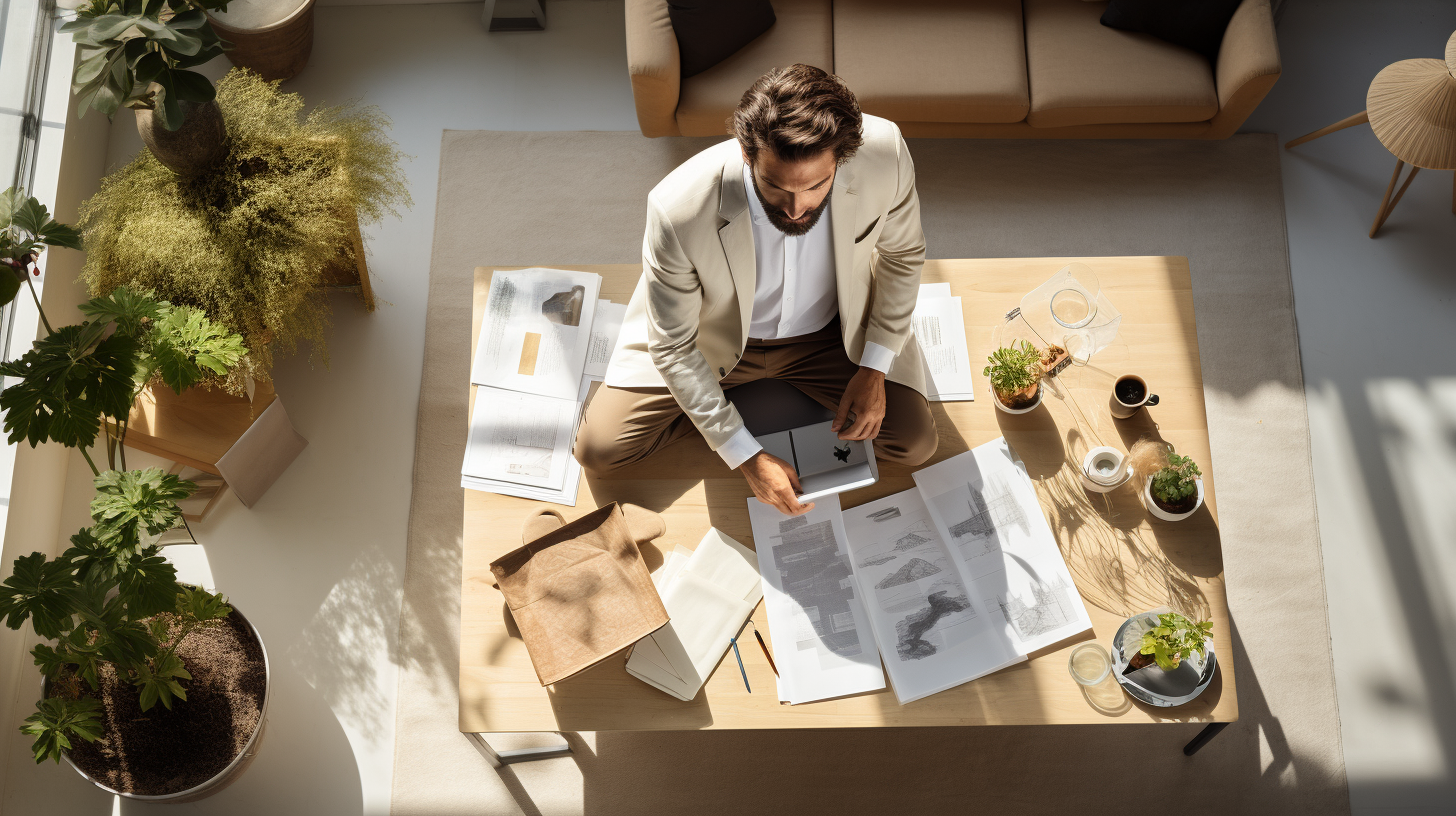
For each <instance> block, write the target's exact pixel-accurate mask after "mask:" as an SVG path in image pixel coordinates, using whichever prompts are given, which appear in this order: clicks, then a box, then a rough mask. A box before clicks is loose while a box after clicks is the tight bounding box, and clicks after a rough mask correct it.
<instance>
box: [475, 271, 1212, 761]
mask: <svg viewBox="0 0 1456 816" xmlns="http://www.w3.org/2000/svg"><path fill="white" fill-rule="evenodd" d="M1074 260H1077V261H1082V262H1083V263H1086V264H1087V265H1088V266H1090V267H1091V268H1092V269H1093V270H1094V271H1095V272H1096V273H1097V275H1098V277H1099V278H1100V280H1101V284H1102V289H1103V291H1104V292H1106V293H1107V295H1108V297H1109V298H1110V299H1111V301H1112V303H1113V304H1115V305H1116V306H1117V308H1118V309H1120V310H1121V311H1122V313H1123V316H1124V317H1123V322H1122V326H1121V330H1120V333H1119V335H1118V337H1117V339H1116V341H1114V343H1113V345H1112V346H1110V347H1109V348H1106V349H1104V350H1103V351H1101V352H1099V353H1098V354H1097V356H1096V357H1094V358H1093V360H1092V362H1091V364H1090V365H1087V366H1085V367H1082V368H1072V369H1068V370H1067V371H1065V372H1063V374H1062V375H1061V376H1060V377H1059V386H1058V388H1057V389H1055V390H1054V391H1053V392H1052V393H1049V394H1048V397H1047V399H1045V400H1044V405H1045V408H1044V409H1042V410H1037V411H1033V412H1031V413H1029V414H1024V415H1016V416H1013V415H1010V414H1006V413H1004V412H1000V411H997V410H996V409H995V408H994V406H993V405H992V404H991V401H990V396H989V393H987V392H986V390H985V389H986V385H985V379H984V378H983V377H981V376H980V371H979V369H980V367H981V361H983V360H984V359H985V357H986V355H987V354H988V353H989V352H990V351H991V348H992V345H991V344H992V340H991V337H992V330H993V329H994V328H995V327H996V326H997V325H999V324H1000V323H1001V322H1002V317H1003V315H1004V314H1005V313H1006V312H1007V311H1008V310H1009V309H1011V308H1012V307H1015V306H1016V305H1018V303H1019V302H1020V299H1021V297H1022V296H1023V295H1024V294H1025V293H1026V292H1029V291H1031V290H1032V289H1033V288H1035V287H1036V286H1038V285H1039V284H1041V283H1043V282H1045V281H1046V280H1047V279H1048V278H1050V277H1051V276H1052V274H1053V273H1055V272H1056V271H1057V270H1058V269H1060V268H1061V267H1062V266H1064V265H1065V264H1066V263H1068V262H1070V261H1074ZM498 268H500V269H507V268H519V267H498ZM564 268H568V269H579V270H583V271H590V272H596V273H598V274H601V275H602V277H603V285H602V295H601V296H602V297H603V298H608V299H611V300H614V301H617V302H622V303H625V302H626V301H627V300H628V299H629V298H630V296H631V293H632V289H633V287H634V286H635V285H636V282H637V279H638V277H639V276H640V274H641V267H640V266H638V265H613V266H568V267H564ZM491 272H492V268H481V269H477V270H476V277H475V325H474V332H473V334H472V338H473V337H474V336H475V335H478V333H479V330H480V320H481V313H482V310H483V307H484V304H485V300H486V295H487V293H488V291H489V281H490V276H491ZM922 280H923V281H924V282H926V283H930V282H936V281H948V282H950V284H951V286H952V289H953V291H954V293H955V294H957V295H959V296H961V298H962V304H963V306H964V312H965V323H966V332H967V335H968V339H969V344H970V353H971V360H972V362H973V366H974V368H976V384H977V388H978V392H977V395H976V400H975V401H974V402H954V403H933V404H932V407H933V410H934V413H935V417H936V422H937V424H938V425H939V428H940V448H939V450H938V451H937V452H936V455H935V457H934V459H933V460H932V461H939V460H941V459H945V458H948V457H951V456H954V455H956V454H958V453H961V452H963V451H966V450H968V449H970V448H972V447H974V446H976V445H980V444H982V443H984V442H987V441H990V440H992V439H995V438H996V437H998V436H1003V435H1004V436H1005V437H1006V439H1007V441H1008V442H1010V444H1011V446H1012V448H1013V449H1014V450H1016V451H1017V453H1019V454H1020V455H1021V457H1022V458H1023V460H1024V461H1025V462H1026V464H1027V467H1028V471H1029V473H1030V475H1031V476H1032V478H1033V480H1034V481H1035V482H1036V485H1037V494H1038V496H1039V497H1040V499H1041V502H1042V507H1043V510H1045V512H1046V516H1047V520H1048V521H1049V523H1050V525H1051V528H1052V531H1053V533H1054V534H1055V535H1056V537H1057V539H1058V541H1059V543H1060V546H1061V549H1062V553H1063V555H1064V557H1065V558H1066V561H1067V565H1068V567H1069V568H1070V570H1071V573H1072V575H1073V577H1074V579H1075V580H1076V583H1077V588H1078V589H1079V590H1080V591H1081V594H1082V598H1083V600H1084V601H1085V602H1086V606H1087V611H1088V613H1089V614H1090V615H1091V618H1092V624H1093V631H1092V632H1090V633H1087V634H1086V635H1084V636H1081V637H1077V638H1073V639H1071V640H1069V641H1066V642H1064V643H1062V644H1060V645H1059V646H1058V647H1054V648H1050V649H1047V650H1044V651H1042V652H1038V653H1036V654H1034V655H1033V656H1032V659H1031V660H1030V661H1028V662H1026V663H1022V664H1020V665H1018V666H1015V667H1012V668H1009V669H1005V670H1003V671H1000V672H997V673H995V674H992V675H990V676H987V677H983V678H981V679H979V680H976V681H974V682H971V683H967V684H965V685H962V686H959V687H956V688H954V689H951V690H949V691H944V692H941V693H939V694H935V695H932V696H930V697H927V698H924V699H922V700H918V701H916V702H913V703H910V704H909V705H900V704H899V703H897V702H896V700H895V696H894V694H893V693H892V692H891V691H890V690H889V689H888V688H886V689H885V690H884V691H881V692H877V693H872V694H862V695H857V696H853V697H847V698H841V699H837V700H830V701H825V702H818V703H808V704H804V705H797V706H787V705H781V704H780V703H779V701H778V697H777V695H776V694H775V692H774V687H775V686H774V675H773V672H772V670H771V669H770V668H769V666H768V663H767V661H766V660H765V659H764V656H763V653H762V651H761V650H759V649H758V648H756V647H755V646H753V645H752V644H750V645H748V646H746V647H745V648H743V649H742V650H741V651H742V656H743V663H744V665H745V667H746V668H747V672H748V677H749V680H750V681H751V683H752V686H753V689H754V692H753V693H751V694H750V693H748V692H747V691H745V690H744V685H743V680H742V678H740V677H739V674H738V672H737V671H735V670H734V669H736V668H737V667H736V666H735V665H733V663H734V661H733V660H731V659H729V660H727V661H726V665H727V668H726V669H725V668H723V666H724V665H725V664H720V665H719V669H720V670H719V671H716V672H715V673H714V674H713V676H712V677H711V678H709V680H708V683H707V685H706V686H705V687H704V689H703V691H702V692H701V693H700V694H699V695H698V697H697V698H696V699H695V700H693V701H692V702H688V703H684V702H681V701H679V700H676V699H674V698H672V697H669V696H668V695H666V694H663V693H662V692H660V691H658V690H656V689H654V688H652V687H650V686H648V685H647V684H645V683H643V682H641V681H639V680H637V679H635V678H633V677H631V676H629V675H628V674H627V673H626V672H625V671H624V669H623V663H624V660H625V656H624V655H625V653H624V654H618V655H614V656H613V657H611V658H609V659H607V660H605V661H603V662H602V663H600V664H598V665H597V666H594V667H593V668H591V669H589V670H587V671H586V672H583V673H582V674H580V675H578V676H576V677H573V678H571V679H569V680H567V681H565V682H562V683H559V684H557V685H555V686H552V687H549V688H542V687H541V686H540V684H539V683H538V682H537V679H536V675H535V672H534V671H533V670H532V668H531V661H530V658H529V656H528V655H527V653H526V649H525V646H524V645H523V644H522V642H521V640H520V638H519V635H518V634H517V632H516V631H515V629H514V627H513V626H512V623H511V620H510V615H509V614H508V612H507V610H506V606H505V603H504V600H503V598H502V596H501V594H500V591H499V590H497V589H495V588H494V586H493V585H492V577H491V573H490V569H489V564H490V562H491V561H492V560H494V559H495V558H497V557H499V556H501V555H503V554H505V553H506V552H508V551H510V550H512V549H514V548H516V547H518V546H520V544H521V539H520V529H521V523H522V521H523V520H524V519H525V518H526V516H527V514H528V513H530V512H531V511H533V510H534V509H535V508H537V507H538V506H540V505H541V503H539V502H533V501H528V500H524V499H516V498H511V497H507V496H498V495H494V494H490V493H480V492H476V491H470V490H466V491H463V493H464V512H465V520H464V521H465V523H464V552H463V564H462V567H463V569H462V587H461V610H460V615H461V626H460V730H461V731H463V732H466V733H467V734H472V735H479V734H481V733H483V732H502V731H515V732H519V731H558V732H560V731H595V730H659V729H705V728H859V727H881V726H948V725H962V726H964V725H1034V724H1068V723H1107V724H1132V723H1170V722H1181V723H1211V724H1212V725H1210V726H1209V727H1208V728H1205V729H1204V730H1203V731H1202V732H1201V733H1199V735H1198V737H1197V738H1196V739H1194V741H1193V742H1192V743H1190V744H1189V746H1188V748H1186V749H1185V751H1186V752H1188V753H1192V751H1195V750H1197V748H1198V747H1201V745H1202V744H1203V743H1204V742H1206V741H1207V740H1208V739H1210V738H1212V736H1213V735H1214V734H1216V733H1217V731H1218V730H1219V729H1220V728H1222V727H1223V725H1225V724H1227V723H1229V722H1232V721H1233V720H1236V719H1237V718H1238V701H1237V697H1236V695H1235V693H1234V673H1233V662H1234V661H1233V659H1232V657H1233V656H1232V655H1231V654H1230V650H1231V646H1230V641H1229V632H1230V627H1229V618H1228V605H1227V599H1226V596H1225V592H1224V579H1223V556H1222V551H1221V549H1220V544H1219V532H1218V524H1217V511H1216V508H1217V502H1216V499H1215V491H1214V478H1213V475H1212V473H1213V467H1212V465H1213V463H1212V461H1211V459H1210V456H1209V446H1208V425H1207V418H1206V416H1205V413H1204V404H1203V380H1202V375H1201V371H1200V367H1199V359H1198V339H1197V331H1196V327H1195V323H1194V317H1193V298H1192V291H1191V288H1190V283H1189V271H1188V261H1187V259H1186V258H1177V257H1119V258H1017V259H987V260H941V261H926V263H925V269H924V273H923V277H922ZM473 342H474V341H473V339H472V346H473ZM1133 372H1135V373H1137V374H1140V375H1142V376H1143V377H1144V378H1145V379H1146V380H1147V381H1148V383H1149V386H1150V388H1151V389H1152V391H1153V392H1154V393H1157V394H1158V395H1159V396H1160V398H1161V402H1160V403H1159V404H1158V405H1157V406H1156V407H1154V408H1149V409H1143V410H1142V411H1139V412H1138V414H1136V415H1135V416H1134V417H1133V418H1131V419H1127V420H1116V421H1114V420H1113V419H1112V418H1111V414H1110V412H1109V409H1108V400H1109V397H1110V394H1111V389H1112V383H1113V382H1114V380H1115V379H1116V378H1117V377H1118V376H1121V375H1122V374H1125V373H1133ZM472 399H473V397H472ZM464 432H465V429H464V428H461V433H462V434H463V433H464ZM1143 434H1158V435H1161V436H1162V438H1164V439H1166V440H1168V441H1169V442H1172V443H1173V444H1174V445H1175V446H1176V448H1177V449H1178V451H1179V452H1181V453H1184V454H1188V455H1191V456H1192V457H1193V458H1194V460H1196V461H1197V462H1198V464H1199V465H1200V467H1201V468H1202V470H1203V473H1204V483H1205V486H1206V491H1207V500H1206V509H1203V510H1200V511H1199V512H1198V513H1197V514H1195V515H1194V516H1193V517H1192V518H1190V519H1188V520H1185V521H1182V522H1178V523H1167V522H1162V521H1158V520H1156V519H1153V518H1151V517H1150V516H1149V515H1148V514H1147V513H1146V511H1145V510H1144V509H1143V507H1142V504H1141V501H1140V498H1139V495H1138V491H1137V490H1136V489H1135V488H1134V487H1132V486H1130V485H1125V486H1123V487H1121V488H1119V489H1118V490H1116V491H1114V492H1113V493H1110V494H1107V495H1106V496H1103V495H1098V494H1090V493H1087V492H1086V491H1084V490H1083V489H1082V487H1081V486H1080V482H1079V480H1078V476H1077V473H1078V470H1079V469H1080V466H1081V461H1082V457H1083V456H1084V455H1085V454H1086V452H1087V451H1088V450H1089V449H1090V448H1092V447H1096V446H1098V445H1110V446H1112V447H1116V448H1119V449H1121V450H1126V449H1127V447H1128V446H1130V445H1131V444H1132V443H1133V442H1134V441H1136V440H1137V439H1138V438H1139V437H1140V436H1141V435H1143ZM913 486H914V483H913V481H912V480H911V478H910V471H909V470H908V469H905V468H900V467H896V466H882V468H881V478H880V481H879V483H877V484H875V485H873V486H872V487H869V488H864V489H861V490H857V491H854V492H851V493H846V494H844V495H843V496H841V498H842V500H843V503H844V506H846V507H852V506H855V505H858V504H862V503H864V502H867V501H871V500H873V499H877V498H880V497H882V496H886V495H889V494H891V493H895V492H899V491H901V490H906V489H908V488H911V487H913ZM749 495H751V493H750V491H749V489H748V486H747V484H746V483H745V482H744V480H743V478H742V477H741V476H740V475H738V474H737V473H734V472H732V471H729V470H728V469H727V468H726V467H725V466H724V465H723V463H722V461H721V460H720V459H719V458H718V456H717V455H716V454H714V453H712V452H711V451H709V450H708V448H707V446H706V444H704V443H703V442H702V440H701V438H699V437H693V438H691V439H688V440H684V441H683V442H680V443H678V444H676V445H674V446H673V447H671V448H669V449H667V450H666V451H664V452H662V453H661V454H659V455H658V456H657V457H655V458H654V459H653V460H651V461H649V462H645V463H642V464H641V465H637V466H634V468H633V469H632V470H628V471H626V472H625V473H623V474H622V475H621V477H619V478H614V479H612V480H610V481H597V480H595V479H590V478H588V479H585V480H584V481H583V484H582V488H581V495H580V497H579V499H578V502H577V506H576V507H575V508H562V509H563V511H564V513H565V515H566V516H567V517H568V519H571V518H575V517H577V516H580V515H583V514H585V513H586V512H588V511H590V510H592V509H594V508H596V507H598V506H600V505H602V504H605V503H607V502H611V501H624V502H634V503H636V504H640V505H643V506H646V507H649V508H652V509H654V510H658V511H659V512H661V513H662V514H663V515H664V517H665V518H666V520H667V534H666V535H665V536H663V537H662V538H661V539H659V540H657V541H656V542H654V544H652V545H648V546H647V547H645V548H644V550H643V555H644V557H645V558H646V560H647V562H648V566H649V568H655V567H656V566H657V565H658V564H660V563H661V561H662V557H663V553H665V552H668V551H671V550H672V548H673V547H674V546H676V545H683V546H685V547H688V548H692V547H694V546H696V545H697V543H698V541H699V540H700V539H701V538H702V536H703V534H704V533H705V532H707V530H708V528H709V527H710V526H711V527H717V528H718V529H720V530H722V531H723V532H724V533H726V534H727V535H729V536H731V537H733V538H734V539H736V540H737V541H740V542H742V543H743V544H745V545H747V546H750V547H751V546H752V545H753V534H752V532H751V530H750V528H749V522H748V508H747V504H746V501H745V500H746V499H747V497H748V496H749ZM1165 604H1166V605H1170V606H1172V607H1173V608H1175V609H1179V610H1181V611H1183V612H1185V613H1187V614H1190V615H1198V616H1201V617H1204V618H1206V619H1210V620H1212V621H1213V633H1214V638H1215V643H1216V650H1217V652H1218V654H1219V657H1220V659H1219V661H1218V662H1219V671H1218V674H1217V675H1216V677H1215V679H1214V681H1213V683H1212V684H1211V685H1210V686H1209V688H1208V689H1207V690H1206V691H1205V692H1204V693H1203V695H1202V696H1201V697H1199V698H1198V699H1197V700H1195V701H1193V702H1192V703H1189V704H1187V705H1184V706H1180V707H1177V708H1171V709H1168V708H1154V707H1151V706H1145V705H1143V704H1141V703H1136V702H1133V701H1132V700H1131V699H1130V698H1129V697H1127V696H1126V695H1125V694H1124V693H1123V692H1122V691H1121V689H1120V688H1119V687H1118V686H1117V685H1116V683H1115V681H1114V680H1113V679H1112V678H1110V677H1109V678H1108V679H1107V681H1105V682H1104V683H1103V684H1102V685H1100V686H1097V687H1094V688H1092V689H1090V690H1084V689H1083V688H1082V687H1081V686H1079V685H1077V684H1076V683H1075V682H1074V681H1073V680H1072V678H1071V676H1070V675H1069V673H1068V670H1067V660H1068V655H1069V653H1070V652H1071V650H1072V649H1073V648H1074V647H1076V646H1077V645H1079V644H1080V643H1083V642H1086V641H1088V640H1091V639H1093V638H1094V637H1095V639H1096V640H1097V641H1098V642H1100V643H1102V644H1103V645H1104V646H1106V645H1109V644H1110V642H1111V639H1112V636H1113V634H1114V633H1115V632H1116V631H1117V628H1118V627H1119V626H1120V625H1121V624H1122V622H1123V621H1124V620H1125V619H1126V618H1128V617H1129V616H1131V615H1133V614H1135V613H1138V612H1142V611H1146V610H1148V609H1152V608H1156V607H1158V606H1162V605H1165ZM754 619H755V621H756V622H757V623H758V624H759V627H758V628H759V631H761V632H762V633H763V634H764V636H765V637H766V638H771V637H772V633H771V632H770V631H769V630H768V626H767V625H766V624H767V620H768V617H767V615H766V614H765V612H764V611H763V609H762V607H760V608H759V609H758V610H756V611H755V613H754ZM480 744H481V745H484V742H483V740H481V741H480Z"/></svg>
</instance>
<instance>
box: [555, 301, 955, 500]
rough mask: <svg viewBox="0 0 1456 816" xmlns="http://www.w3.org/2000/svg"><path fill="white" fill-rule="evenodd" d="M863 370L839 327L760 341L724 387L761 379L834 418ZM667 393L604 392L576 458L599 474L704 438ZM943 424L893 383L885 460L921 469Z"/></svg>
mask: <svg viewBox="0 0 1456 816" xmlns="http://www.w3.org/2000/svg"><path fill="white" fill-rule="evenodd" d="M857 371H859V366H856V365H855V364H854V363H852V362H850V359H849V355H847V354H845V352H844V341H843V340H842V339H841V338H840V333H839V321H838V320H834V321H832V322H831V323H830V324H829V325H828V326H826V327H824V328H822V329H820V330H819V331H817V332H814V333H813V334H805V335H801V336H799V337H789V338H784V339H781V340H752V339H750V340H749V341H748V347H747V348H746V349H744V352H743V359H741V360H739V361H738V365H736V366H734V367H733V370H732V371H730V372H728V376H727V377H724V378H723V380H722V385H723V388H724V389H725V390H726V389H728V388H732V387H733V386H735V385H743V384H744V383H747V382H752V381H754V380H761V379H774V380H783V381H785V382H787V383H789V384H790V385H792V386H794V387H795V388H797V389H799V390H800V391H802V392H804V393H805V394H807V395H808V396H809V397H810V398H811V399H813V400H814V401H815V402H817V403H819V404H820V405H822V406H824V407H825V408H828V409H829V410H831V411H837V410H838V409H839V398H840V397H841V396H843V394H844V389H845V387H846V386H848V385H849V380H850V378H851V377H853V376H854V374H855V372H857ZM696 432H697V428H695V427H693V424H692V421H691V420H690V419H688V417H687V415H686V414H684V413H683V410H682V408H681V407H680V406H679V405H678V404H677V399H676V398H674V397H673V396H672V394H671V393H669V392H668V390H667V389H666V388H611V387H603V388H601V389H599V390H598V391H597V393H596V396H595V397H593V398H592V401H591V404H590V405H588V406H587V409H586V416H585V417H584V418H583V419H582V424H581V430H580V431H578V432H577V436H576V458H577V461H579V462H581V464H582V467H584V468H586V469H587V470H589V471H592V472H593V473H596V474H604V473H610V472H611V471H613V470H616V469H618V468H621V467H626V466H627V465H630V464H634V463H636V462H640V461H642V460H643V459H646V458H647V457H648V456H651V455H652V454H654V453H656V452H657V451H659V450H661V449H663V448H665V447H667V446H668V445H670V444H672V443H673V442H676V441H677V440H679V439H682V438H683V437H686V436H688V435H689V434H692V433H696ZM937 442H938V437H937V436H936V430H935V417H934V416H932V415H931V413H930V404H929V403H928V402H926V400H925V397H923V396H921V395H920V393H919V392H917V391H916V390H915V389H913V388H910V387H908V386H904V385H900V384H899V383H893V382H889V381H888V380H887V381H886V382H885V420H884V422H883V423H882V424H881V425H880V435H879V436H878V437H876V438H875V455H876V457H878V458H879V459H880V461H888V462H895V463H897V464H903V465H912V466H913V465H918V464H921V463H922V462H924V461H925V460H927V459H929V458H930V456H931V455H932V454H934V453H935V447H936V444H937Z"/></svg>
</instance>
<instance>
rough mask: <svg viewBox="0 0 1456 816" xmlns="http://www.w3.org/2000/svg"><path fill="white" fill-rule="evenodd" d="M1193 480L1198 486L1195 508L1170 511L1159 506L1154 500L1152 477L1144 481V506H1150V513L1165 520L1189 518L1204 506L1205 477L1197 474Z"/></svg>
mask: <svg viewBox="0 0 1456 816" xmlns="http://www.w3.org/2000/svg"><path fill="white" fill-rule="evenodd" d="M1193 482H1194V484H1195V485H1197V487H1198V501H1197V503H1195V504H1194V505H1193V509H1192V510H1189V511H1188V512H1186V513H1169V512H1168V511H1167V510H1164V509H1163V508H1161V507H1159V506H1158V503H1157V502H1155V501H1153V480H1152V479H1148V480H1147V481H1146V482H1144V483H1143V506H1144V507H1146V508H1148V512H1149V513H1152V514H1153V515H1154V516H1156V517H1158V518H1160V519H1162V520H1163V521H1182V520H1183V519H1186V518H1188V517H1189V516H1191V515H1193V514H1194V513H1197V512H1198V508H1200V507H1202V506H1203V477H1202V476H1195V477H1194V478H1193Z"/></svg>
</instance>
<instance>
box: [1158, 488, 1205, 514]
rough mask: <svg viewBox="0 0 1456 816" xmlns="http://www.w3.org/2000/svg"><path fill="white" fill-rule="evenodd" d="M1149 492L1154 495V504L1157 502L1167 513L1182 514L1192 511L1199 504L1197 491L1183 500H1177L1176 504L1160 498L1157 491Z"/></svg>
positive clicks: (1159, 507)
mask: <svg viewBox="0 0 1456 816" xmlns="http://www.w3.org/2000/svg"><path fill="white" fill-rule="evenodd" d="M1148 493H1149V494H1150V495H1151V496H1152V497H1153V504H1156V505H1157V506H1158V509H1160V510H1162V511H1163V512H1165V513H1173V514H1175V515H1182V514H1183V513H1191V512H1192V511H1193V508H1195V507H1197V506H1198V492H1197V491H1194V492H1193V493H1190V494H1188V496H1187V497H1186V498H1184V499H1183V500H1182V501H1179V502H1177V503H1176V504H1169V503H1168V502H1165V501H1163V500H1162V499H1160V498H1158V494H1157V493H1154V492H1152V491H1148Z"/></svg>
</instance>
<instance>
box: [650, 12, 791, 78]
mask: <svg viewBox="0 0 1456 816" xmlns="http://www.w3.org/2000/svg"><path fill="white" fill-rule="evenodd" d="M667 14H668V17H669V18H670V19H671V20H672V32H673V35H674V36H676V37H677V50H678V53H679V54H680V55H681V57H682V75H683V76H685V77H690V76H694V75H696V74H701V73H702V72H704V71H706V70H708V69H709V68H712V67H713V66H714V65H717V64H718V63H720V62H722V61H723V60H725V59H727V58H729V57H731V56H733V54H734V52H736V51H737V50H738V49H740V48H742V47H743V46H745V45H748V44H749V43H750V42H753V40H754V38H756V37H758V36H759V35H760V34H762V33H764V32H765V31H768V30H769V29H770V28H771V27H773V24H774V10H773V6H771V5H769V2H768V0H726V1H725V0H668V4H667Z"/></svg>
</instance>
